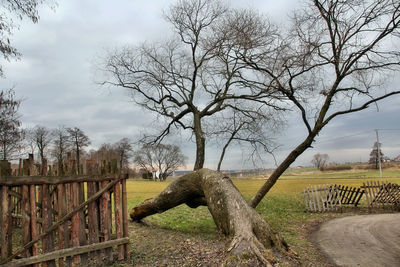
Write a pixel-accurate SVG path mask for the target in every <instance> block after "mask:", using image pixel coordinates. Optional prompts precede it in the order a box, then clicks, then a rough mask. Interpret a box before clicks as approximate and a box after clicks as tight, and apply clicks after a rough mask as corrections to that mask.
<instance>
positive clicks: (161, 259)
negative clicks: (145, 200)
mask: <svg viewBox="0 0 400 267" xmlns="http://www.w3.org/2000/svg"><path fill="white" fill-rule="evenodd" d="M129 236H130V237H131V244H130V248H131V254H132V255H131V260H130V261H129V262H120V263H115V264H114V266H139V267H141V266H143V267H144V266H262V265H261V264H260V263H259V262H258V260H257V259H256V258H255V257H249V258H238V257H234V256H232V255H230V254H229V253H228V252H227V251H226V248H227V246H228V244H229V242H230V240H228V239H227V238H225V237H224V236H222V235H218V234H216V235H215V236H204V235H200V234H192V233H183V232H178V231H174V230H170V229H163V228H160V227H159V226H157V225H153V224H151V223H149V222H146V220H144V223H135V222H130V223H129Z"/></svg>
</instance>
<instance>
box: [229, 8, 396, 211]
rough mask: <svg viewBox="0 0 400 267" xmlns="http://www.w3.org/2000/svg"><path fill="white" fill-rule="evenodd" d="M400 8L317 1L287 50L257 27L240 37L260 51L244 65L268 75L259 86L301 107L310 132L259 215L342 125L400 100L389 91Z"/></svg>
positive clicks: (299, 16) (283, 41) (297, 18)
mask: <svg viewBox="0 0 400 267" xmlns="http://www.w3.org/2000/svg"><path fill="white" fill-rule="evenodd" d="M399 8H400V3H399V2H398V1H392V0H384V1H327V0H314V1H310V3H309V5H308V6H307V8H305V9H304V10H303V11H299V12H296V13H295V14H294V16H293V24H292V26H291V28H290V30H289V31H287V32H285V31H284V30H282V31H281V32H282V37H281V38H279V39H277V40H279V42H276V43H269V45H268V46H265V44H266V43H268V42H269V41H270V39H269V37H268V36H265V35H261V34H259V35H258V37H256V38H255V37H254V30H253V29H252V28H249V27H247V28H245V27H241V28H240V30H241V31H240V34H236V35H234V34H233V35H232V36H234V37H237V38H238V42H247V43H251V44H252V47H250V48H249V49H247V50H246V53H242V54H241V55H240V57H241V58H242V60H243V61H244V62H246V64H248V66H249V68H250V69H252V70H254V71H255V72H256V73H257V74H256V75H261V76H259V77H261V79H260V80H258V82H260V83H262V84H264V85H265V87H266V88H269V87H274V88H275V90H276V91H278V92H279V93H280V94H281V95H282V96H284V98H285V99H286V103H291V104H292V105H293V107H294V108H295V109H296V110H297V114H298V115H299V117H300V120H301V121H302V123H303V124H304V126H305V130H306V137H305V138H304V139H303V141H301V142H300V144H299V145H298V146H297V147H296V148H295V149H294V150H293V151H291V152H290V153H289V155H288V156H287V157H286V158H285V159H284V160H283V162H282V163H281V164H280V165H279V166H278V167H277V168H276V170H275V171H274V172H273V173H272V175H271V176H270V177H269V178H268V180H267V182H266V183H265V184H264V185H263V186H262V188H261V189H260V190H259V191H258V193H257V194H256V195H255V196H254V198H253V199H252V200H251V206H252V207H256V206H257V205H258V203H259V202H260V201H261V199H262V198H263V197H264V196H265V194H266V193H267V192H268V191H269V190H270V188H271V187H272V186H273V185H274V184H275V183H276V181H277V180H278V178H279V177H280V175H281V174H282V173H283V172H284V171H285V170H286V169H287V168H288V167H289V166H290V165H291V164H292V163H293V162H294V161H295V160H296V159H297V157H298V156H299V155H301V154H302V153H303V152H304V151H305V150H306V149H308V148H309V147H311V145H312V143H313V142H314V140H315V138H316V136H317V135H318V134H319V133H320V132H321V130H322V129H323V128H324V127H325V126H326V125H327V124H328V123H329V122H331V121H332V120H333V119H334V118H336V117H340V116H342V115H346V114H350V113H354V112H358V111H361V110H364V109H366V108H368V107H369V106H370V105H371V104H375V103H376V102H378V101H380V100H382V99H385V98H388V97H391V96H394V95H396V94H399V93H400V91H396V90H390V89H389V88H385V89H382V84H383V82H384V79H386V80H388V78H389V77H391V76H390V75H393V74H394V71H398V70H399V66H400V52H399V50H398V48H396V47H395V45H394V44H393V43H395V42H396V41H398V37H399V34H400V32H399V23H400V10H399ZM241 19H242V20H243V21H247V22H246V23H245V25H253V24H258V25H260V24H261V23H262V21H260V20H259V22H257V20H258V17H257V15H255V16H241ZM238 20H239V19H237V20H236V21H232V24H234V23H235V24H238V23H237V21H238ZM239 21H240V20H239ZM234 27H236V28H238V27H237V26H234ZM246 29H247V30H246ZM263 39H265V41H262V40H263Z"/></svg>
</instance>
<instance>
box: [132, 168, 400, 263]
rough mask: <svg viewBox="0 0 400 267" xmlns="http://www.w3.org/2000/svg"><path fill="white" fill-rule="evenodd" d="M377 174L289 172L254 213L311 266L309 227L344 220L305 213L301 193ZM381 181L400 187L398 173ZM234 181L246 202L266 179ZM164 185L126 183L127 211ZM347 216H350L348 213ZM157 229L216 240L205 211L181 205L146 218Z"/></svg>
mask: <svg viewBox="0 0 400 267" xmlns="http://www.w3.org/2000/svg"><path fill="white" fill-rule="evenodd" d="M378 176H379V172H376V171H364V170H360V171H342V172H327V173H324V172H316V171H314V172H310V171H307V172H304V171H302V172H290V173H287V174H286V175H285V176H283V177H282V178H281V179H279V180H278V182H277V183H276V185H275V186H274V187H273V188H272V189H271V191H270V192H269V193H268V195H267V196H266V197H265V198H264V199H263V200H262V201H261V203H260V204H259V205H258V206H257V209H256V210H257V211H258V212H259V213H260V214H261V215H262V216H263V217H264V218H265V220H266V221H267V222H268V223H270V225H271V226H272V228H273V229H274V230H276V231H279V232H280V233H281V234H282V235H283V237H284V238H285V239H286V241H287V242H288V243H289V245H290V246H291V247H292V248H293V249H294V250H295V251H297V252H298V253H299V254H300V255H302V256H301V257H305V258H303V262H311V263H312V262H314V261H315V260H316V259H315V257H317V256H316V255H315V254H317V253H316V250H315V248H313V247H312V245H310V243H309V241H308V240H307V234H308V232H309V229H310V225H313V224H316V223H318V222H321V221H324V220H327V219H329V218H332V217H338V216H344V215H346V213H345V214H340V213H325V214H321V213H319V214H318V213H307V212H305V211H304V202H303V197H302V195H301V192H302V190H303V189H304V188H305V187H306V186H309V185H319V184H341V185H349V186H360V185H362V183H363V182H365V181H367V180H372V179H371V178H372V177H378ZM384 176H385V177H384V178H373V180H375V181H389V182H395V183H398V184H400V170H384ZM259 178H260V177H258V179H233V182H234V184H235V185H236V186H237V187H238V189H239V190H240V191H241V193H242V194H243V196H244V197H245V198H246V199H250V198H251V197H252V196H254V194H255V193H256V192H257V190H258V189H259V188H260V187H261V186H262V184H263V183H264V182H265V179H259ZM168 183H169V182H168V181H166V182H153V181H145V180H129V181H128V183H127V186H128V204H129V205H128V209H129V210H130V209H131V208H132V207H134V206H135V205H137V204H139V203H140V202H142V201H143V200H145V199H148V198H151V197H154V196H156V195H157V194H158V193H159V192H161V191H162V190H163V189H164V188H165V187H166V186H167V185H168ZM352 212H354V211H352ZM348 214H349V213H348ZM148 220H149V221H151V222H154V223H156V224H157V225H158V226H159V227H162V228H167V229H172V230H176V231H181V232H188V233H193V234H199V235H201V236H203V237H210V238H212V237H215V235H216V234H217V228H216V226H215V224H214V222H213V219H212V216H211V215H210V213H209V211H208V210H207V208H206V207H199V208H197V209H190V208H189V207H187V206H186V205H181V206H179V207H176V208H174V209H171V210H169V211H167V212H164V213H163V214H156V215H153V216H150V217H149V218H148Z"/></svg>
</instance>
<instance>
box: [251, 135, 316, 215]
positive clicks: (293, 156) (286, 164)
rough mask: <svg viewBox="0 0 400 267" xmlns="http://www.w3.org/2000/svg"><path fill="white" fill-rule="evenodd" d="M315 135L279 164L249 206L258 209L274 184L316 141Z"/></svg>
mask: <svg viewBox="0 0 400 267" xmlns="http://www.w3.org/2000/svg"><path fill="white" fill-rule="evenodd" d="M314 138H315V135H314V134H312V135H311V134H310V135H309V136H307V138H306V139H305V140H304V141H303V142H302V143H301V144H300V145H298V146H297V147H296V148H295V149H294V150H292V152H290V154H289V155H288V156H287V157H286V158H285V160H284V161H283V162H282V163H281V164H279V166H278V168H276V169H275V171H274V172H273V173H272V174H271V175H270V176H269V178H268V179H267V181H266V182H265V183H264V184H263V186H262V187H261V188H260V189H259V190H258V192H257V194H255V196H254V197H253V198H252V199H251V200H250V203H249V205H250V206H251V207H252V208H255V207H257V205H258V204H259V203H260V202H261V200H262V199H263V198H264V196H265V195H266V194H267V193H268V192H269V190H270V189H271V188H272V187H273V186H274V184H275V183H276V182H277V181H278V179H279V177H280V176H281V175H282V173H284V172H285V171H286V170H287V169H288V168H289V166H290V165H291V164H292V163H293V162H295V160H296V159H297V158H298V157H299V156H300V155H301V154H302V153H303V152H304V151H306V150H307V149H308V148H309V147H310V146H311V144H312V142H313V141H314Z"/></svg>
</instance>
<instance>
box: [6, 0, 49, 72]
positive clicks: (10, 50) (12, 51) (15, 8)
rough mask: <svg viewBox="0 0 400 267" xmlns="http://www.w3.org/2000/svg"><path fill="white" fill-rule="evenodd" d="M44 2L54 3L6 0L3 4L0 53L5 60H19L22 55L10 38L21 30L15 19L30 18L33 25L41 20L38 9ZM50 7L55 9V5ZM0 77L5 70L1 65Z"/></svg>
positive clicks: (40, 0) (39, 0)
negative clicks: (13, 32)
mask: <svg viewBox="0 0 400 267" xmlns="http://www.w3.org/2000/svg"><path fill="white" fill-rule="evenodd" d="M44 2H52V1H46V0H5V1H2V2H1V8H2V9H1V11H0V52H1V53H2V54H3V57H4V59H5V60H10V59H11V58H17V59H18V58H19V56H20V55H21V54H20V53H19V52H18V50H17V49H16V48H15V47H14V46H13V45H12V44H11V42H10V37H11V35H12V31H13V30H14V29H15V28H17V29H18V28H19V26H18V24H16V23H15V19H20V20H22V19H23V18H28V19H29V20H31V21H32V22H33V23H37V22H38V20H39V13H38V7H39V5H40V4H42V3H44ZM50 6H53V7H54V3H51V4H50ZM0 75H3V69H2V66H1V65H0Z"/></svg>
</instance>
